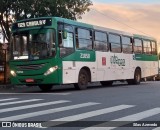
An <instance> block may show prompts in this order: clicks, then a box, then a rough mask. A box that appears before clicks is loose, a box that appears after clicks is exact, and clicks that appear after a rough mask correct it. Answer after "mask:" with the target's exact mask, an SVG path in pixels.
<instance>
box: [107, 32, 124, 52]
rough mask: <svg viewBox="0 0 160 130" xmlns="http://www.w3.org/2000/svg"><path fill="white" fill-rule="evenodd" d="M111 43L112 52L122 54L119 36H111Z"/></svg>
mask: <svg viewBox="0 0 160 130" xmlns="http://www.w3.org/2000/svg"><path fill="white" fill-rule="evenodd" d="M109 43H110V49H111V52H115V53H121V52H122V48H121V37H120V36H119V35H117V34H109Z"/></svg>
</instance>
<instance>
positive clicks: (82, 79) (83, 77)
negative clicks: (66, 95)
mask: <svg viewBox="0 0 160 130" xmlns="http://www.w3.org/2000/svg"><path fill="white" fill-rule="evenodd" d="M88 81H89V75H88V73H87V71H86V70H85V69H81V70H80V72H79V76H78V83H76V84H74V87H75V89H77V90H84V89H87V85H88Z"/></svg>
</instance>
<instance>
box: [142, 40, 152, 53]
mask: <svg viewBox="0 0 160 130" xmlns="http://www.w3.org/2000/svg"><path fill="white" fill-rule="evenodd" d="M143 53H144V54H151V42H150V41H149V40H143Z"/></svg>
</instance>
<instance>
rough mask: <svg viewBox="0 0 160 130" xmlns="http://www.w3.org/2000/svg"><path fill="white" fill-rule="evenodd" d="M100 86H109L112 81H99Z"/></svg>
mask: <svg viewBox="0 0 160 130" xmlns="http://www.w3.org/2000/svg"><path fill="white" fill-rule="evenodd" d="M100 83H101V85H102V86H111V85H112V84H113V81H100Z"/></svg>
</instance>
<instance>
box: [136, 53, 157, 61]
mask: <svg viewBox="0 0 160 130" xmlns="http://www.w3.org/2000/svg"><path fill="white" fill-rule="evenodd" d="M133 59H134V60H137V61H158V56H157V55H146V54H135V55H134V57H133Z"/></svg>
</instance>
